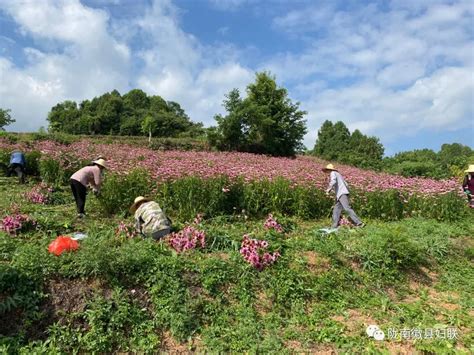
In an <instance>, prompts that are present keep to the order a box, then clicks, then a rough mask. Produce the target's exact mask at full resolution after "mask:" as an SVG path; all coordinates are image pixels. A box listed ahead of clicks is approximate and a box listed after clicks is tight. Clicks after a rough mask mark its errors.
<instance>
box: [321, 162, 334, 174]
mask: <svg viewBox="0 0 474 355" xmlns="http://www.w3.org/2000/svg"><path fill="white" fill-rule="evenodd" d="M321 170H322V171H324V172H325V173H328V174H330V173H331V171H337V169H336V167H335V166H334V165H332V164H328V165H326V166H325V167H324V168H323V169H321Z"/></svg>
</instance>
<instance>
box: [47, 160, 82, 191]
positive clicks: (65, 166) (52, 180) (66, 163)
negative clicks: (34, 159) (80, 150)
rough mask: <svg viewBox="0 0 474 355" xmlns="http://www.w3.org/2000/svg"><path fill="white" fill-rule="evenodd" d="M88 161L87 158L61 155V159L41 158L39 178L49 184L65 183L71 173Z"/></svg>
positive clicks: (67, 181)
mask: <svg viewBox="0 0 474 355" xmlns="http://www.w3.org/2000/svg"><path fill="white" fill-rule="evenodd" d="M89 163H90V161H88V160H81V159H77V158H76V157H74V156H70V155H63V156H62V160H61V161H58V160H55V159H53V158H48V157H46V158H42V159H40V161H39V172H40V175H41V179H42V180H43V181H44V182H46V183H48V184H51V185H55V186H57V185H66V184H68V183H69V179H70V178H71V175H72V174H74V173H75V172H76V171H77V170H79V169H81V168H82V167H84V166H87V165H88V164H89Z"/></svg>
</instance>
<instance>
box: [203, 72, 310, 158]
mask: <svg viewBox="0 0 474 355" xmlns="http://www.w3.org/2000/svg"><path fill="white" fill-rule="evenodd" d="M223 105H224V107H225V109H226V110H227V112H228V114H227V116H225V117H222V116H220V115H217V116H216V117H215V119H216V121H217V124H218V128H217V131H212V132H211V135H210V140H209V142H210V143H211V144H212V145H214V146H216V147H217V148H218V149H221V150H237V151H242V152H252V153H262V154H270V155H275V156H293V155H295V154H296V152H297V151H299V150H300V149H301V148H302V143H301V142H302V139H303V136H304V135H305V134H306V121H305V120H304V119H303V117H304V115H305V114H306V112H305V111H301V110H299V103H295V104H294V103H292V102H291V100H290V99H289V98H288V97H287V91H286V89H284V88H279V87H277V84H276V82H275V78H274V77H272V76H271V75H270V74H269V73H267V72H262V73H257V74H256V79H255V83H252V84H249V85H248V86H247V98H245V99H242V98H240V94H239V91H238V90H237V89H233V90H232V91H230V92H229V94H228V95H226V99H225V100H224V104H223Z"/></svg>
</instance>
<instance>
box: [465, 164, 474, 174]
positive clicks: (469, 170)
mask: <svg viewBox="0 0 474 355" xmlns="http://www.w3.org/2000/svg"><path fill="white" fill-rule="evenodd" d="M464 172H465V173H474V164H469V168H467V170H466V171H464Z"/></svg>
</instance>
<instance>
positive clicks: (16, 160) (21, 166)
mask: <svg viewBox="0 0 474 355" xmlns="http://www.w3.org/2000/svg"><path fill="white" fill-rule="evenodd" d="M25 169H26V159H25V155H24V154H23V153H22V152H20V151H19V150H15V151H13V153H12V154H11V156H10V165H9V166H8V172H7V176H8V177H10V176H11V175H12V174H13V173H15V174H16V176H18V180H19V182H20V184H24V183H25V177H26V173H25Z"/></svg>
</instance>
